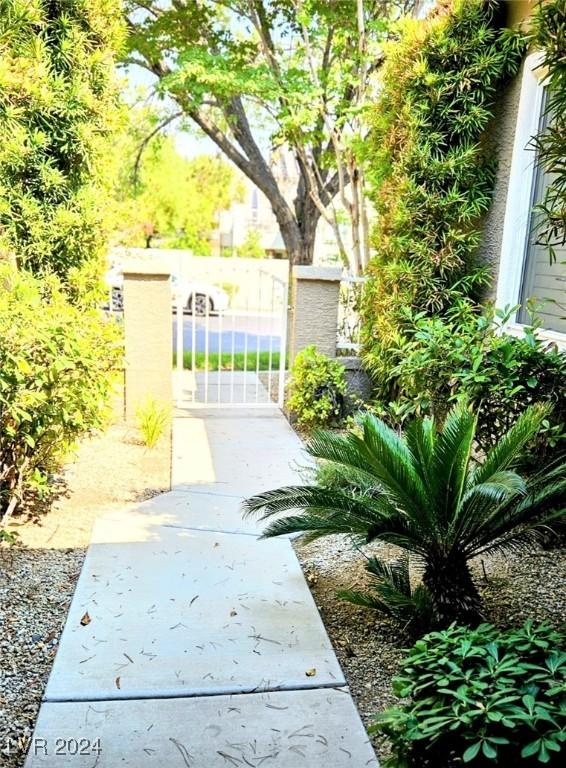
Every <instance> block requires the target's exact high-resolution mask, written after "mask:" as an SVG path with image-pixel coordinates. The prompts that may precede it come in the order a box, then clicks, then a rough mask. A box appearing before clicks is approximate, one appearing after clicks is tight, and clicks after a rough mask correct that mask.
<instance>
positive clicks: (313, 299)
mask: <svg viewBox="0 0 566 768" xmlns="http://www.w3.org/2000/svg"><path fill="white" fill-rule="evenodd" d="M341 277H342V269H341V268H337V267H312V266H310V267H306V266H296V267H294V268H293V273H292V288H291V312H290V327H289V365H292V364H293V360H294V359H295V356H296V354H297V352H300V351H301V349H304V348H305V347H308V346H310V345H311V344H314V345H315V347H316V348H317V351H318V352H321V353H322V354H324V355H328V357H336V332H337V326H338V300H339V296H340V278H341Z"/></svg>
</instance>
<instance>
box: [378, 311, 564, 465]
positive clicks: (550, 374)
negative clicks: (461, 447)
mask: <svg viewBox="0 0 566 768" xmlns="http://www.w3.org/2000/svg"><path fill="white" fill-rule="evenodd" d="M510 311H511V310H510ZM508 315H509V312H504V311H499V310H498V311H497V312H493V310H492V309H488V310H486V311H485V312H484V313H483V314H478V313H477V312H475V311H474V309H473V308H472V306H471V305H470V304H469V303H461V304H460V305H459V306H458V307H457V308H455V309H454V310H452V312H450V313H449V314H448V316H447V317H446V318H445V319H442V318H440V317H434V318H430V317H426V316H425V315H418V316H417V317H416V318H414V320H413V330H412V331H411V333H410V335H409V340H408V341H407V343H405V344H404V345H403V347H402V349H401V350H400V351H399V355H398V362H397V364H396V365H395V367H394V368H393V369H392V376H394V377H395V378H396V381H397V386H398V392H399V394H398V398H397V406H399V404H404V405H405V406H406V407H410V408H411V409H412V410H413V411H414V412H416V413H419V414H431V415H433V416H435V417H436V419H437V420H438V421H439V422H442V420H443V419H444V417H445V415H446V413H447V412H448V410H449V408H450V407H451V405H452V404H453V402H454V401H457V400H460V399H465V400H466V401H468V402H471V403H472V404H473V405H474V406H475V407H476V409H477V412H478V430H477V434H476V440H477V442H478V444H479V447H480V448H481V449H482V450H483V451H487V450H489V448H490V447H491V446H493V445H496V444H497V443H498V442H499V441H500V440H501V438H502V437H503V435H504V434H505V433H506V432H507V430H508V429H509V428H510V427H511V426H512V424H513V423H514V422H515V421H516V420H517V417H518V416H519V415H520V414H521V413H522V412H523V411H525V409H526V408H527V407H528V406H529V405H532V404H533V403H547V404H550V405H551V406H552V409H553V410H552V412H551V413H550V414H549V416H548V418H547V419H546V420H545V423H544V425H543V429H542V430H541V432H540V433H539V434H538V435H537V437H536V441H535V442H534V443H533V445H531V446H529V448H530V452H529V459H530V460H534V461H535V462H536V461H540V458H541V457H542V458H544V457H546V456H547V455H550V454H551V453H559V452H560V451H563V450H564V449H565V448H566V427H565V424H566V354H565V353H564V352H560V351H559V350H558V349H557V348H556V347H555V346H553V345H551V344H548V342H543V341H541V340H540V339H538V338H537V335H536V326H533V327H531V328H526V329H525V330H524V333H523V336H522V337H514V336H510V335H508V334H506V333H502V332H501V328H502V326H503V325H504V324H505V322H506V320H507V319H508ZM397 412H399V408H398V407H397ZM402 413H403V415H406V409H405V411H404V412H403V411H402ZM389 415H390V419H391V421H393V422H395V413H391V410H390V414H389Z"/></svg>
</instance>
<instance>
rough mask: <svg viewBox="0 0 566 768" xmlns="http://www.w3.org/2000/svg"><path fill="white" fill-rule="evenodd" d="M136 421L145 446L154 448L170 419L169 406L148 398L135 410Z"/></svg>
mask: <svg viewBox="0 0 566 768" xmlns="http://www.w3.org/2000/svg"><path fill="white" fill-rule="evenodd" d="M136 421H137V425H138V429H139V430H140V433H141V436H142V440H143V443H144V445H145V446H146V447H147V448H155V446H156V445H157V443H158V442H159V440H160V439H161V437H162V436H163V435H164V434H165V431H166V429H167V427H168V426H169V423H170V421H171V408H170V407H169V406H167V405H165V404H164V403H158V402H157V401H156V400H154V399H153V398H149V399H148V400H146V401H145V403H143V404H142V405H140V406H139V407H138V408H137V410H136Z"/></svg>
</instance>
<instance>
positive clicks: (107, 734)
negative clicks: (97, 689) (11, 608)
mask: <svg viewBox="0 0 566 768" xmlns="http://www.w3.org/2000/svg"><path fill="white" fill-rule="evenodd" d="M73 739H74V740H75V741H73ZM98 739H99V740H100V741H97V740H98ZM81 740H82V744H81ZM79 745H81V746H82V750H83V754H80V753H79V754H76V750H77V747H78V746H79ZM57 747H59V752H60V754H59V755H58V756H57V755H55V750H56V749H57ZM98 749H100V754H97V750H98ZM46 752H47V754H46ZM34 753H35V754H34ZM95 765H96V768H117V766H124V767H125V768H149V767H150V766H151V767H152V768H155V767H156V766H167V768H231V767H232V766H234V768H245V766H251V767H252V768H260V767H261V766H263V768H268V767H269V766H274V768H365V767H366V766H367V767H368V768H375V767H376V766H377V761H376V759H375V755H374V753H373V750H372V749H371V746H370V745H369V743H368V739H367V735H366V733H365V731H364V729H363V726H362V724H361V722H360V719H359V716H358V713H357V712H356V709H355V707H354V705H353V703H352V700H351V698H350V696H349V694H348V693H347V691H346V692H345V691H344V690H334V689H327V690H313V691H299V692H297V691H295V692H291V693H287V692H281V693H271V694H253V695H242V696H214V697H208V698H199V699H162V700H155V699H146V700H144V701H120V702H116V701H113V702H85V703H80V704H77V703H71V704H44V706H43V707H42V709H41V713H40V716H39V721H38V723H37V728H36V731H35V741H34V742H33V743H32V749H31V751H30V756H29V758H28V761H27V763H26V768H64V766H69V768H70V767H71V766H72V768H93V767H94V766H95Z"/></svg>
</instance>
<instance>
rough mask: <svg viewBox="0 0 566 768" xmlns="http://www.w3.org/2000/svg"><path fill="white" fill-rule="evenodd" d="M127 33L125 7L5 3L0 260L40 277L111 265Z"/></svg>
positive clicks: (98, 0) (1, 9)
mask: <svg viewBox="0 0 566 768" xmlns="http://www.w3.org/2000/svg"><path fill="white" fill-rule="evenodd" d="M122 31H123V26H122V17H121V3H120V2H118V0H81V2H69V1H68V0H57V1H56V2H50V3H46V2H43V1H42V0H0V135H1V136H2V141H1V142H0V257H1V256H2V255H8V256H9V257H10V258H15V259H16V260H17V262H18V264H19V265H20V266H23V267H25V268H27V269H29V270H31V271H33V272H34V273H36V274H42V273H45V272H55V273H56V274H57V275H59V276H60V277H62V278H66V276H67V274H68V272H69V270H70V269H71V268H72V267H75V268H78V267H80V266H81V265H82V264H84V263H85V262H87V261H89V260H91V259H94V260H97V259H102V258H103V256H105V255H106V246H107V237H106V235H107V234H108V233H107V226H108V219H107V210H108V208H110V207H111V206H109V205H108V199H109V197H108V195H109V190H110V186H111V183H112V178H113V163H114V161H113V159H112V152H110V151H109V146H110V139H111V138H112V136H113V135H114V132H115V131H116V130H117V128H118V126H119V123H120V120H121V117H120V114H121V112H120V108H119V99H118V90H117V87H116V81H115V72H114V59H113V57H114V54H115V53H116V51H117V49H118V47H119V46H120V45H121V41H122Z"/></svg>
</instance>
